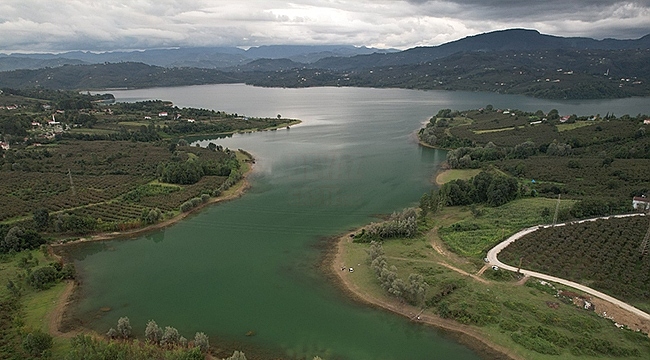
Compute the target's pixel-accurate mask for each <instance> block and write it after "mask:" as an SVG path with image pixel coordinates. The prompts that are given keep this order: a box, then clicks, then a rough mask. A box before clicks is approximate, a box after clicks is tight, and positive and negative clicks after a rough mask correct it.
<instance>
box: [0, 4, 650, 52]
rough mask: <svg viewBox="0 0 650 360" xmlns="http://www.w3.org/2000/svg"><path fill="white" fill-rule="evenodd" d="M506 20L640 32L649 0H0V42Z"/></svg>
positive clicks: (272, 37) (134, 42)
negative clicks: (288, 0) (289, 0)
mask: <svg viewBox="0 0 650 360" xmlns="http://www.w3.org/2000/svg"><path fill="white" fill-rule="evenodd" d="M512 27H522V28H528V29H537V30H539V31H540V32H542V33H545V34H551V35H559V36H588V37H594V38H597V39H602V38H605V37H613V38H619V39H629V38H639V37H641V36H643V35H646V34H648V33H650V0H639V1H613V0H534V1H530V0H357V1H348V0H294V1H292V2H286V1H276V0H238V1H236V0H232V1H231V0H228V1H225V0H121V1H115V0H1V2H0V52H3V53H7V52H36V51H55V52H56V51H66V50H92V51H106V50H118V49H145V48H165V47H178V46H222V45H225V46H241V47H249V46H256V45H271V44H350V45H357V46H361V45H366V46H373V47H379V48H399V49H406V48H410V47H413V46H418V45H439V44H442V43H444V42H448V41H452V40H457V39H460V38H462V37H465V36H468V35H474V34H478V33H482V32H487V31H492V30H501V29H506V28H512Z"/></svg>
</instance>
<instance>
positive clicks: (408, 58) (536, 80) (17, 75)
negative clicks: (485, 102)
mask: <svg viewBox="0 0 650 360" xmlns="http://www.w3.org/2000/svg"><path fill="white" fill-rule="evenodd" d="M356 51H359V52H366V54H363V55H354V56H351V57H341V56H332V57H327V58H321V59H319V60H317V61H315V62H312V63H308V62H302V61H297V60H296V59H311V58H312V57H313V58H318V57H319V56H322V55H324V54H332V53H336V54H341V53H344V54H348V55H349V54H351V53H354V52H356ZM369 51H372V50H371V49H367V48H354V47H346V46H343V47H337V46H264V47H259V48H252V49H248V50H242V49H237V48H210V49H208V48H191V49H171V50H147V51H141V52H125V53H118V52H114V53H104V54H93V53H85V52H74V53H67V54H66V56H71V57H73V58H74V59H72V60H71V61H87V62H92V61H97V59H104V60H107V61H106V62H102V63H100V64H94V65H63V66H59V67H48V68H44V69H39V70H17V71H5V72H0V87H12V88H28V87H44V88H50V89H75V90H84V89H99V88H114V87H118V88H125V87H128V88H143V87H154V86H179V85H198V84H217V83H235V82H238V83H247V84H252V85H257V86H268V87H310V86H357V87H395V88H408V89H441V90H469V91H491V92H499V93H509V94H525V95H529V96H534V97H541V98H553V99H602V98H619V97H628V96H650V35H648V36H644V37H642V38H640V39H636V40H615V39H605V40H594V39H588V38H564V37H558V36H550V35H543V34H540V33H539V32H537V31H534V30H523V29H512V30H503V31H495V32H491V33H485V34H480V35H475V36H470V37H467V38H464V39H460V40H457V41H453V42H450V43H447V44H443V45H440V46H433V47H417V48H413V49H408V50H405V51H400V52H389V53H377V52H375V53H371V54H367V52H369ZM33 56H34V57H33V58H29V60H24V61H25V63H28V62H30V61H31V62H32V63H35V62H36V61H41V62H43V63H46V62H56V61H70V59H68V60H62V59H60V58H57V57H56V56H54V55H52V54H36V55H33ZM53 56H54V57H53ZM254 57H260V58H256V59H253V58H254ZM8 58H9V59H14V58H12V57H11V56H9V57H6V56H5V57H2V56H0V64H2V60H3V59H4V60H6V59H8ZM117 59H131V60H133V61H122V60H120V61H117ZM108 60H111V61H110V62H109V61H108ZM144 60H147V61H149V62H155V63H156V64H157V65H151V64H149V63H145V61H144ZM6 61H10V60H6ZM113 61H116V62H113ZM136 61H137V62H136ZM226 65H227V66H226Z"/></svg>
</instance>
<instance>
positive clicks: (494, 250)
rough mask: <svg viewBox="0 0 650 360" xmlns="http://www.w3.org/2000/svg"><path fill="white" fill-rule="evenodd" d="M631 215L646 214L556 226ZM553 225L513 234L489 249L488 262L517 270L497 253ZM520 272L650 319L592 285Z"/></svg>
mask: <svg viewBox="0 0 650 360" xmlns="http://www.w3.org/2000/svg"><path fill="white" fill-rule="evenodd" d="M630 216H644V214H626V215H613V216H605V217H600V218H593V219H586V220H580V221H574V222H571V223H562V224H557V225H555V226H564V225H566V224H572V223H583V222H587V221H596V220H598V219H609V218H624V217H630ZM551 226H552V225H538V226H533V227H530V228H527V229H524V230H521V231H520V232H518V233H516V234H514V235H512V236H511V237H509V238H507V239H506V240H505V241H503V242H501V243H499V244H498V245H497V246H495V247H493V248H492V249H491V250H490V251H488V254H487V259H488V263H489V264H490V265H496V266H498V267H500V268H502V269H505V270H510V271H515V272H516V271H517V267H515V266H510V265H507V264H504V263H502V262H501V261H499V259H497V255H499V253H500V252H501V250H503V249H505V248H506V247H507V246H508V245H510V244H511V243H513V242H515V241H517V240H518V239H519V238H521V237H523V236H525V235H527V234H530V233H532V232H534V231H537V229H540V228H547V227H551ZM520 272H521V273H522V274H524V275H526V276H532V277H536V278H538V279H542V280H546V281H552V282H555V283H558V284H563V285H566V286H570V287H572V288H574V289H578V290H580V291H583V292H585V293H587V294H590V295H592V296H595V297H598V298H601V299H603V300H605V301H608V302H610V303H612V304H615V305H617V306H619V307H621V308H623V309H625V310H627V311H629V312H631V313H634V314H636V315H638V316H640V317H642V318H645V319H647V320H650V314H648V313H646V312H643V311H641V310H639V309H637V308H635V307H634V306H632V305H629V304H627V303H625V302H623V301H621V300H618V299H616V298H614V297H611V296H609V295H607V294H603V293H602V292H600V291H598V290H594V289H592V288H590V287H587V286H584V285H581V284H578V283H576V282H573V281H569V280H566V279H561V278H558V277H555V276H551V275H546V274H542V273H538V272H535V271H530V270H524V269H521V270H520Z"/></svg>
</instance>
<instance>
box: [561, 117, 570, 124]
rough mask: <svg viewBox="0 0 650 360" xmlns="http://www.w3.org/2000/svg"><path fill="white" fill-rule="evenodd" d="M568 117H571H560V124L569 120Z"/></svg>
mask: <svg viewBox="0 0 650 360" xmlns="http://www.w3.org/2000/svg"><path fill="white" fill-rule="evenodd" d="M570 117H571V115H564V116H562V117H561V118H560V122H562V123H563V122H567V121H568V120H569V118H570Z"/></svg>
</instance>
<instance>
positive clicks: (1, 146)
mask: <svg viewBox="0 0 650 360" xmlns="http://www.w3.org/2000/svg"><path fill="white" fill-rule="evenodd" d="M0 149H2V150H9V143H6V142H4V141H0Z"/></svg>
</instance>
